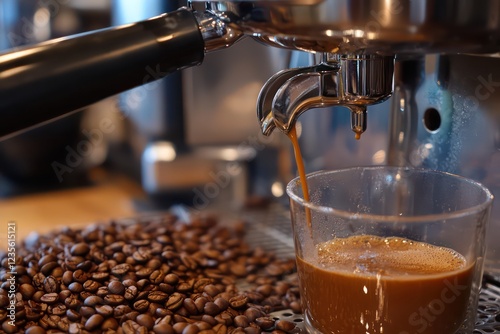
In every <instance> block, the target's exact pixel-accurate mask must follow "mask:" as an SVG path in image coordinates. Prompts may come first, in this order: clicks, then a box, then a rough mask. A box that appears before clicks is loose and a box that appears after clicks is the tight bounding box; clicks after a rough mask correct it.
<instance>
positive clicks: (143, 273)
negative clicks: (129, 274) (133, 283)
mask: <svg viewBox="0 0 500 334" xmlns="http://www.w3.org/2000/svg"><path fill="white" fill-rule="evenodd" d="M153 271H154V270H153V268H149V267H142V268H141V269H139V270H138V271H136V273H135V274H136V275H137V277H139V278H147V277H149V275H151V273H152V272H153Z"/></svg>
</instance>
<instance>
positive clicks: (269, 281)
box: [0, 214, 301, 334]
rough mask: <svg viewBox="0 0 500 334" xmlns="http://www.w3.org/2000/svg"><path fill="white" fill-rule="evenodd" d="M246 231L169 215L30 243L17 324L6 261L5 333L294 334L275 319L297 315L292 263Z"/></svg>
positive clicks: (0, 312)
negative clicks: (256, 243)
mask: <svg viewBox="0 0 500 334" xmlns="http://www.w3.org/2000/svg"><path fill="white" fill-rule="evenodd" d="M244 231H245V228H244V224H243V223H241V222H235V223H233V224H220V223H219V222H218V220H217V218H215V217H211V216H199V217H196V218H193V219H192V220H191V221H189V222H186V221H182V220H180V219H178V218H177V217H175V216H173V215H170V214H168V215H162V216H155V217H150V218H137V219H135V220H133V221H126V222H123V221H122V222H107V223H102V224H93V225H91V226H87V227H85V228H82V229H75V228H69V227H66V228H63V229H61V230H60V231H57V232H54V233H50V234H46V235H38V236H36V237H31V238H28V239H27V240H25V241H24V243H23V245H22V247H20V248H19V249H17V251H16V266H15V273H16V283H15V284H16V287H15V316H12V313H13V311H12V312H10V313H9V311H8V310H7V306H9V305H10V302H11V299H10V298H9V297H10V295H9V292H10V291H12V290H10V289H11V287H10V284H11V282H12V281H10V280H9V278H10V277H11V276H10V275H11V274H10V272H11V268H10V267H9V266H8V263H7V262H8V261H7V260H8V259H7V256H6V255H5V254H2V255H0V260H1V268H0V282H1V283H2V285H1V286H0V324H1V330H0V332H2V331H3V332H5V333H27V334H39V333H70V334H77V333H123V334H135V333H157V334H196V333H199V334H226V333H228V334H231V333H234V334H236V333H238V334H244V333H246V334H254V333H255V334H257V333H262V332H273V333H275V334H279V333H287V332H293V331H294V329H295V324H294V323H293V322H289V321H286V320H275V319H273V318H272V317H271V316H270V313H272V312H275V311H278V310H283V309H291V310H293V311H294V312H298V313H300V312H301V306H300V299H299V291H298V287H297V284H296V282H297V280H296V277H295V262H294V260H293V259H276V258H275V257H274V256H273V255H272V254H268V253H267V252H266V251H264V250H263V249H261V248H251V247H250V246H249V245H248V244H246V243H245V242H244V241H243V240H244V238H243V236H244ZM9 315H10V316H11V317H9ZM11 319H15V323H14V326H12V321H11Z"/></svg>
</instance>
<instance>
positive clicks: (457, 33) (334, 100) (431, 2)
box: [0, 0, 500, 138]
mask: <svg viewBox="0 0 500 334" xmlns="http://www.w3.org/2000/svg"><path fill="white" fill-rule="evenodd" d="M188 2H189V5H190V8H180V9H178V10H176V11H174V12H171V13H167V14H164V15H161V16H158V17H154V18H151V19H149V20H146V21H143V22H138V23H134V24H128V25H124V26H120V27H114V28H108V29H104V30H99V31H96V32H90V33H85V34H82V35H78V36H72V37H68V38H62V39H57V40H52V41H48V42H45V43H42V44H38V45H34V46H28V47H25V48H22V49H18V50H13V51H10V52H8V53H5V54H2V55H0V119H1V122H0V138H2V137H5V136H7V135H11V134H13V133H16V132H18V131H20V130H23V129H26V128H29V127H32V126H35V125H38V124H41V123H44V122H46V121H49V120H51V119H55V118H57V117H60V116H62V115H64V114H67V113H69V112H71V111H74V110H78V109H81V108H83V107H85V106H87V105H89V104H91V103H94V102H97V101H99V100H101V99H103V98H105V97H108V96H111V95H114V94H117V93H119V92H122V91H125V90H127V89H130V88H133V87H135V86H139V85H143V84H145V83H148V82H150V81H153V80H157V79H160V78H162V77H164V76H165V75H167V74H168V73H170V72H173V71H176V70H180V69H183V68H186V67H190V66H194V65H197V64H200V63H202V61H203V58H204V55H205V54H206V53H208V52H211V51H214V50H219V49H222V48H225V47H228V46H230V45H232V44H233V43H234V42H236V41H237V40H239V39H240V38H241V37H242V36H245V35H246V36H252V37H253V38H255V39H257V40H259V41H261V42H263V43H266V44H269V45H272V46H278V47H284V48H288V49H294V50H302V51H309V52H315V53H316V52H319V53H326V54H327V55H329V56H328V57H327V58H329V59H330V60H328V61H327V62H326V63H325V62H323V64H320V65H318V67H316V68H310V69H309V70H307V71H305V72H304V73H303V74H304V75H302V76H299V77H295V75H294V74H298V73H295V72H293V71H292V72H288V73H287V72H284V73H281V74H279V75H278V76H277V77H275V78H273V79H272V80H271V83H269V84H268V85H266V89H269V90H270V91H269V92H266V91H264V92H263V93H262V95H261V97H262V100H261V102H262V103H260V106H261V107H260V115H259V116H260V117H261V119H260V121H262V122H264V121H265V124H263V130H264V131H265V132H269V131H271V130H272V128H273V127H274V125H272V124H271V123H272V122H270V117H271V116H269V114H271V115H273V116H272V117H275V120H276V122H275V123H276V124H275V125H278V127H280V128H282V130H284V131H285V132H286V129H287V127H288V126H289V125H287V126H285V124H289V123H290V122H289V121H292V122H293V120H294V119H295V118H296V116H298V115H299V114H300V113H301V112H303V111H304V110H306V109H308V108H312V107H317V106H329V105H346V106H349V107H350V108H351V109H352V110H353V123H354V124H353V127H354V130H355V132H357V133H358V134H359V133H361V132H362V131H363V129H364V127H365V126H366V118H365V107H366V105H369V104H372V103H375V102H380V101H382V100H383V99H385V98H387V97H388V96H389V94H390V90H392V87H390V86H391V85H392V84H390V83H391V82H392V77H393V73H392V70H390V69H389V67H391V66H390V65H388V64H389V63H391V62H392V61H393V59H394V57H395V55H399V54H423V53H431V52H451V53H457V52H461V53H463V52H470V53H472V52H475V53H480V52H494V51H498V50H499V49H500V43H499V40H500V22H499V21H498V20H495V19H494V17H495V15H492V13H498V11H499V8H498V6H497V4H496V2H494V1H489V2H485V3H482V4H481V5H478V4H476V3H475V2H474V1H473V0H468V1H460V2H443V1H440V0H422V1H418V2H415V1H410V0H400V1H385V0H375V1H364V0H279V1H276V0H267V1H262V0H253V1H239V0H233V1H199V0H190V1H188ZM200 7H201V8H200ZM337 55H340V56H337ZM335 57H337V58H338V59H337V60H336V61H334V63H335V62H336V63H335V64H333V65H332V64H331V60H332V59H334V58H335ZM386 57H387V58H386ZM343 62H344V64H343ZM349 63H351V64H354V65H353V66H352V68H351V69H352V70H351V69H350V66H351V65H349ZM377 63H380V64H383V68H377V66H379V65H377ZM338 65H340V69H339V70H338V71H337V70H333V72H332V70H331V69H330V70H327V72H328V71H330V72H331V73H330V74H331V75H323V74H324V73H318V70H320V69H321V67H324V66H333V67H335V66H338ZM344 65H346V66H344ZM364 65H366V66H364ZM342 66H344V67H342ZM355 67H357V68H355ZM321 71H322V70H320V72H321ZM372 71H373V72H372ZM300 72H303V70H300ZM306 72H307V73H306ZM374 74H375V75H374ZM378 75H380V77H378V78H379V79H381V82H377V81H376V79H377V76H378ZM280 76H282V77H280ZM293 77H295V78H293ZM284 79H287V80H288V79H291V81H290V82H289V83H288V84H286V82H285V81H286V80H284ZM342 79H343V80H344V81H342ZM321 80H324V81H323V82H321ZM273 81H274V82H273ZM278 83H283V84H284V87H283V89H282V91H283V93H282V94H281V95H277V96H276V98H274V94H273V93H274V91H275V90H276V89H277V88H280V87H281V84H278ZM341 83H342V84H343V85H344V86H341V85H340V84H341ZM374 84H375V85H376V86H375V87H380V88H383V90H382V91H378V90H377V89H378V88H377V89H375V90H373V87H374V86H373V85H374ZM309 85H311V86H310V87H309ZM345 85H348V87H347V86H345ZM323 88H325V89H326V90H323V91H322V90H321V89H323ZM298 89H300V90H301V91H302V93H300V95H301V96H300V97H299V98H297V99H295V98H294V104H290V105H286V104H283V103H282V102H284V101H285V100H286V98H287V97H288V96H290V97H291V94H290V93H291V91H293V92H295V93H296V92H297V91H298ZM278 90H279V89H278ZM276 91H277V90H276ZM350 93H353V95H350ZM264 97H265V98H264ZM365 97H368V98H367V99H365ZM273 100H274V101H275V102H274V103H273V102H272V101H273ZM297 104H299V105H300V106H297ZM269 105H270V108H268V106H269ZM263 106H264V107H263ZM273 108H275V110H273ZM291 110H293V112H291ZM283 116H284V117H283Z"/></svg>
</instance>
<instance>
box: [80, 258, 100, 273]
mask: <svg viewBox="0 0 500 334" xmlns="http://www.w3.org/2000/svg"><path fill="white" fill-rule="evenodd" d="M95 268H97V265H96V264H95V263H94V262H92V261H89V260H86V261H83V262H81V263H79V264H78V265H77V266H76V270H78V269H80V270H83V271H85V272H86V273H88V272H92V271H93V269H95Z"/></svg>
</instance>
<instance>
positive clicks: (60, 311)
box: [48, 303, 67, 316]
mask: <svg viewBox="0 0 500 334" xmlns="http://www.w3.org/2000/svg"><path fill="white" fill-rule="evenodd" d="M66 309H67V307H66V306H65V305H64V304H61V303H58V304H55V305H49V307H48V312H49V313H50V314H53V315H58V316H62V315H64V314H65V313H66Z"/></svg>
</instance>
